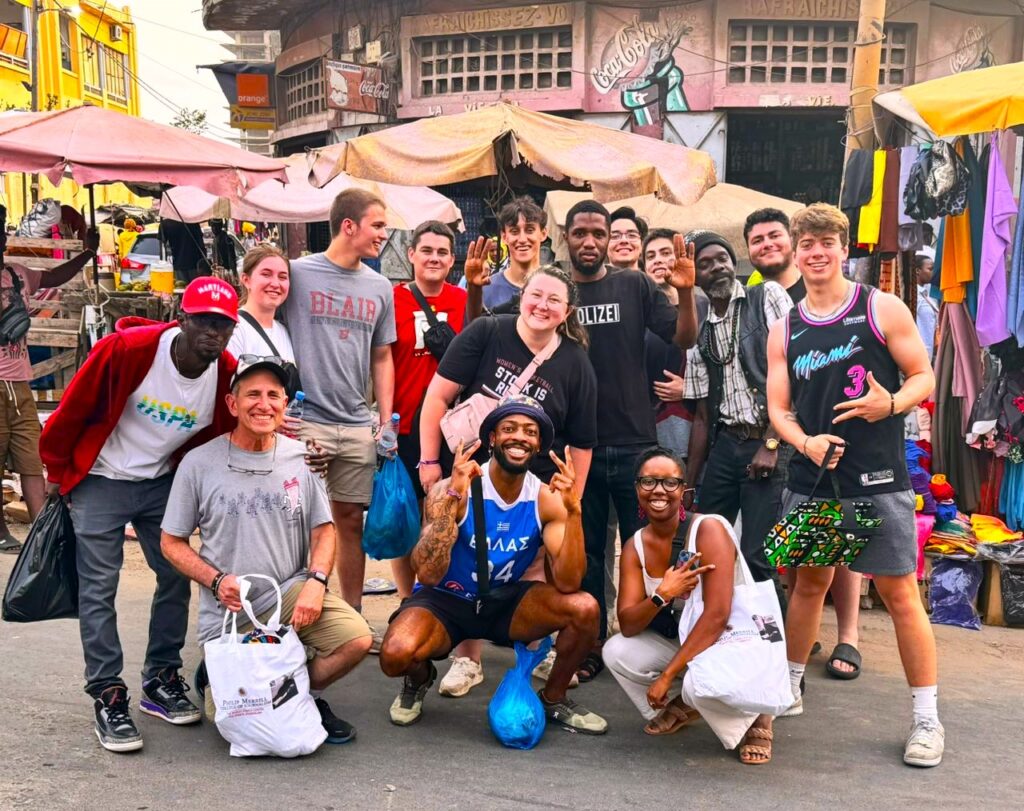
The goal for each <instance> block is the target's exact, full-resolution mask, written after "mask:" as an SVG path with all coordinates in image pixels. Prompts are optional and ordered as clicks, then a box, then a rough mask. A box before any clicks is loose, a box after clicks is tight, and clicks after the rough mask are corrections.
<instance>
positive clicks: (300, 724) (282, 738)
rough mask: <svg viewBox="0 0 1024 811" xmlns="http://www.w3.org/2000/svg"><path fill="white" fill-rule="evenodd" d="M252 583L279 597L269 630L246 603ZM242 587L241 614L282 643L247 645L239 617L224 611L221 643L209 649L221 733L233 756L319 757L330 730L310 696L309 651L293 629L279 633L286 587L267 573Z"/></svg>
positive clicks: (241, 583)
mask: <svg viewBox="0 0 1024 811" xmlns="http://www.w3.org/2000/svg"><path fill="white" fill-rule="evenodd" d="M252 578H261V579H263V580H269V581H270V582H271V584H272V585H273V586H274V591H275V592H276V593H277V609H276V610H275V611H274V614H273V616H271V617H270V620H269V621H268V623H267V624H266V625H264V624H263V623H262V622H260V621H259V620H258V619H257V618H256V615H255V614H254V613H253V610H252V603H250V602H249V600H248V599H247V595H248V592H249V589H250V587H251V584H250V582H249V580H250V579H252ZM238 584H239V590H240V593H241V597H242V610H243V611H245V613H246V615H247V616H248V617H249V621H250V622H251V623H252V625H253V628H256V629H259V630H261V631H264V632H267V633H271V634H275V635H279V636H280V638H281V644H280V645H266V644H243V643H242V642H241V639H240V637H239V636H238V614H237V613H234V612H231V611H225V612H224V625H223V627H222V629H221V635H220V638H219V639H212V640H210V641H209V642H207V643H206V645H205V655H206V669H207V672H208V673H209V677H210V689H211V690H212V691H213V703H214V706H215V707H216V709H217V714H216V716H215V717H214V721H215V722H216V724H217V729H218V730H219V732H220V734H221V735H222V736H223V737H224V740H226V741H227V742H228V743H230V744H231V755H232V757H253V756H259V755H275V756H277V757H298V756H299V755H308V754H310V753H311V752H315V751H316V750H317V749H318V748H319V747H320V744H322V743H323V742H324V741H325V740H326V739H327V731H326V730H325V729H324V727H323V724H321V723H320V713H319V711H318V710H317V708H316V703H315V702H314V701H313V698H312V697H311V696H310V694H309V672H308V671H307V670H306V649H305V647H304V646H303V644H302V642H301V641H300V640H299V635H298V634H297V633H295V631H293V630H292V629H291V627H288V626H286V627H285V628H279V626H280V624H281V588H280V587H279V586H278V584H277V581H275V580H274V579H273V578H272V577H267V576H266V575H262V574H247V575H242V576H241V577H239V578H238ZM229 619H230V622H231V629H230V631H229V630H228V621H229Z"/></svg>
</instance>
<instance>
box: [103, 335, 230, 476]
mask: <svg viewBox="0 0 1024 811" xmlns="http://www.w3.org/2000/svg"><path fill="white" fill-rule="evenodd" d="M180 332H181V330H180V329H178V328H173V329H169V330H167V331H166V332H164V334H163V335H161V336H160V345H159V346H158V347H157V350H156V357H155V358H154V359H153V366H152V367H151V368H150V370H149V372H148V373H147V374H146V377H145V379H143V381H142V383H141V384H140V385H139V387H138V388H137V389H135V391H133V392H132V393H131V395H129V397H128V401H127V402H126V403H125V404H124V411H122V412H121V419H120V420H118V422H117V425H116V426H115V428H114V430H113V431H112V432H111V434H110V436H108V437H107V441H106V442H105V443H104V444H103V449H102V450H101V451H100V455H99V456H98V457H97V458H96V462H95V464H93V466H92V470H90V471H89V473H90V474H92V475H94V476H103V477H104V478H107V479H115V480H118V481H131V482H138V481H145V480H147V479H155V478H157V477H158V476H162V475H164V474H165V473H167V472H168V471H169V470H170V469H171V456H172V455H173V454H174V452H175V451H176V450H178V448H180V447H181V446H182V445H184V444H185V443H186V442H188V441H189V440H190V439H191V438H192V437H193V436H194V435H195V434H196V433H197V432H198V431H201V430H203V428H205V427H206V426H208V425H210V424H211V423H212V422H213V410H214V405H215V400H216V397H217V364H216V363H211V364H210V366H209V367H208V368H207V370H206V371H205V372H203V374H202V375H200V376H199V377H197V378H195V379H194V380H193V379H192V378H188V377H185V376H184V375H182V374H181V373H180V372H179V371H178V369H177V367H176V366H175V365H174V361H173V360H172V359H171V345H172V342H173V341H174V337H175V336H176V335H178V334H179V333H180Z"/></svg>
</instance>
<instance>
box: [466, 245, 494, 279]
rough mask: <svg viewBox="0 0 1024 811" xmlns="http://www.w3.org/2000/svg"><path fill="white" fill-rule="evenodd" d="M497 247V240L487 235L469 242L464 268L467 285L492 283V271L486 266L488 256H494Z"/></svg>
mask: <svg viewBox="0 0 1024 811" xmlns="http://www.w3.org/2000/svg"><path fill="white" fill-rule="evenodd" d="M497 248H498V246H497V244H496V243H495V241H494V240H493V239H488V238H487V237H477V238H476V242H471V243H469V250H468V251H467V252H466V262H465V264H464V265H463V268H462V272H463V275H465V277H466V284H467V285H469V284H471V285H473V286H474V287H484V286H486V285H489V284H490V283H491V271H490V269H488V268H487V266H486V265H487V258H488V257H490V256H493V255H494V253H495V252H496V251H497Z"/></svg>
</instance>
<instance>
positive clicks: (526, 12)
mask: <svg viewBox="0 0 1024 811" xmlns="http://www.w3.org/2000/svg"><path fill="white" fill-rule="evenodd" d="M414 19H415V20H416V36H429V35H431V34H468V33H472V32H475V31H515V30H518V29H520V28H546V27H548V26H552V25H569V24H570V23H571V22H572V6H571V4H570V3H553V4H550V5H544V6H518V7H513V8H485V9H480V10H479V11H452V12H448V13H445V14H431V15H425V16H423V17H417V18H414Z"/></svg>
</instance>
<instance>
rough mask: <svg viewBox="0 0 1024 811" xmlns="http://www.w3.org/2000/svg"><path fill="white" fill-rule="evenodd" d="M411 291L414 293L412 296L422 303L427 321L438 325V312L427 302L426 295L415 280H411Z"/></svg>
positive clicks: (431, 324) (421, 307) (432, 324)
mask: <svg viewBox="0 0 1024 811" xmlns="http://www.w3.org/2000/svg"><path fill="white" fill-rule="evenodd" d="M409 292H410V293H412V297H413V298H414V299H416V303H417V304H419V305H420V309H421V310H423V312H425V313H426V314H427V322H428V323H429V324H430V326H431V327H436V326H437V325H438V323H439V322H438V320H437V314H436V313H435V312H434V308H433V307H431V306H430V305H429V304H428V303H427V299H426V296H424V295H423V294H422V293H421V292H420V289H419V288H418V287H417V286H416V283H415V282H409Z"/></svg>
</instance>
